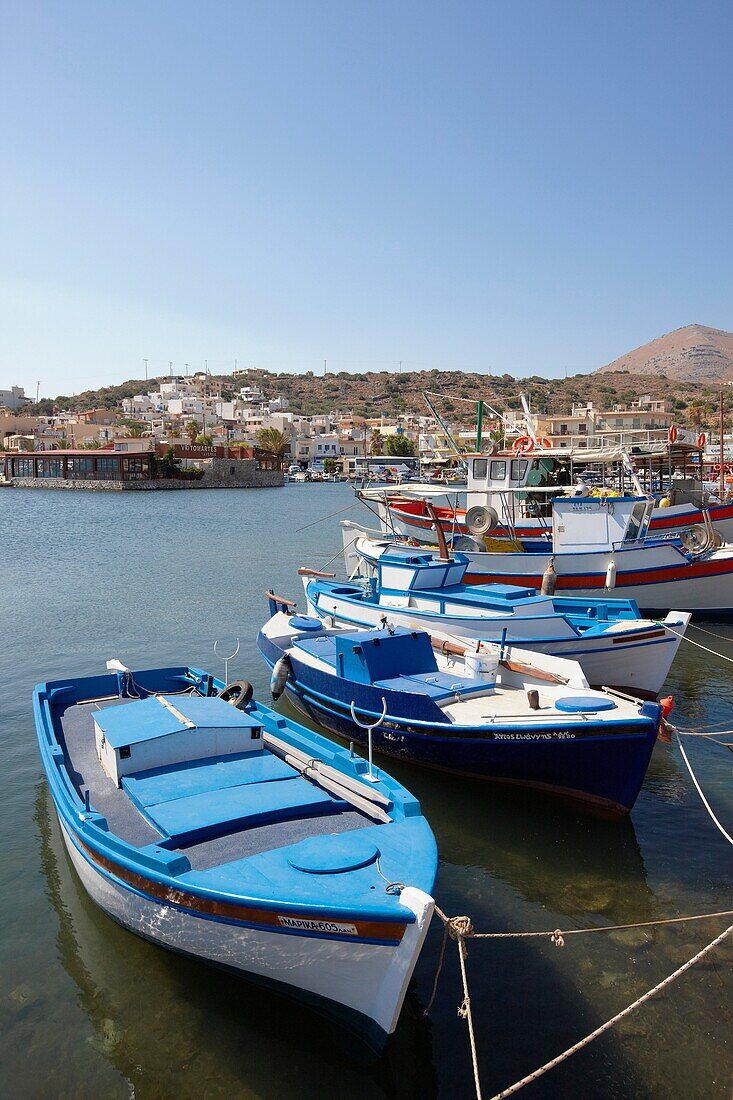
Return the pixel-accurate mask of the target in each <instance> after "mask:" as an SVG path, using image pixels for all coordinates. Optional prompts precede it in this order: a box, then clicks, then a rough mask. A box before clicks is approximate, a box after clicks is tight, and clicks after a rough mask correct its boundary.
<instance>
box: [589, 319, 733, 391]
mask: <svg viewBox="0 0 733 1100" xmlns="http://www.w3.org/2000/svg"><path fill="white" fill-rule="evenodd" d="M625 370H627V371H629V372H630V373H632V374H636V375H653V376H655V377H657V378H660V377H661V378H669V379H673V380H681V381H688V382H706V383H711V384H713V385H714V384H716V383H717V384H718V385H719V384H721V383H723V382H728V381H733V332H725V331H724V330H723V329H718V328H708V327H707V326H706V325H686V326H685V327H684V328H678V329H675V330H674V332H668V333H666V334H665V335H664V336H659V337H657V339H656V340H652V341H650V343H648V344H644V345H643V347H640V348H636V350H635V351H630V352H627V353H626V354H625V355H622V356H621V357H620V358H619V359H615V360H614V361H613V363H607V364H606V366H605V367H601V368H600V370H598V371H596V374H606V373H613V372H618V371H625Z"/></svg>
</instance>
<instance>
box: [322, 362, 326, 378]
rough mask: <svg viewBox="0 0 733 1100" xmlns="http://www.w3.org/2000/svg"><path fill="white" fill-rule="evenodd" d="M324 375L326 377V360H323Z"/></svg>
mask: <svg viewBox="0 0 733 1100" xmlns="http://www.w3.org/2000/svg"><path fill="white" fill-rule="evenodd" d="M323 377H324V378H325V377H326V360H325V359H324V360H323Z"/></svg>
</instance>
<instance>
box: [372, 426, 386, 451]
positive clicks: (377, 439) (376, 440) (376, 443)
mask: <svg viewBox="0 0 733 1100" xmlns="http://www.w3.org/2000/svg"><path fill="white" fill-rule="evenodd" d="M369 454H371V455H381V454H384V438H383V436H382V433H381V432H380V431H379V429H378V428H372V430H371V432H370V433H369Z"/></svg>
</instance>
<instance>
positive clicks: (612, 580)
mask: <svg viewBox="0 0 733 1100" xmlns="http://www.w3.org/2000/svg"><path fill="white" fill-rule="evenodd" d="M615 587H616V562H615V561H614V560H613V558H612V559H611V561H610V562H609V563H608V569H607V570H606V588H607V589H608V590H609V592H610V591H611V589H613V588H615Z"/></svg>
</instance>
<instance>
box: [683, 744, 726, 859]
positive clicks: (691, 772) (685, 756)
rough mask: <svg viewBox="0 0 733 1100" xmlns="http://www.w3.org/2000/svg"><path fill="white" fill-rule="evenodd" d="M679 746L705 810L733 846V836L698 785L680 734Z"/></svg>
mask: <svg viewBox="0 0 733 1100" xmlns="http://www.w3.org/2000/svg"><path fill="white" fill-rule="evenodd" d="M677 744H678V746H679V750H680V752H681V753H682V759H683V760H684V762H685V764H686V766H687V770H688V772H689V773H690V779H691V780H692V782H693V783H694V784H695V790H696V791H697V793H698V794H699V795H700V798H701V799H702V804H703V806H704V807H705V809H706V810H707V812H708V815H709V816H710V819H711V821H712V822H713V824H714V825H715V827H716V829H717V830H718V832H719V833H721V834H722V835H723V836H724V837H725V839H726V840H727V841H728V843H729V844H733V836H731V835H730V833H729V832H727V831H726V830H725V829H724V828H723V826H722V825H721V824H720V822H719V821H718V819H717V817H716V816H715V814H714V813H713V810H712V807H711V805H710V803H709V802H708V800H707V798H706V797H705V794H704V792H703V789H702V787H701V786H700V784H699V783H698V781H697V776H696V775H695V773H694V771H693V770H692V764H691V763H690V761H689V760H688V759H687V753H686V752H685V750H684V747H683V745H682V741H681V740H680V737H679V734H677Z"/></svg>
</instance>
